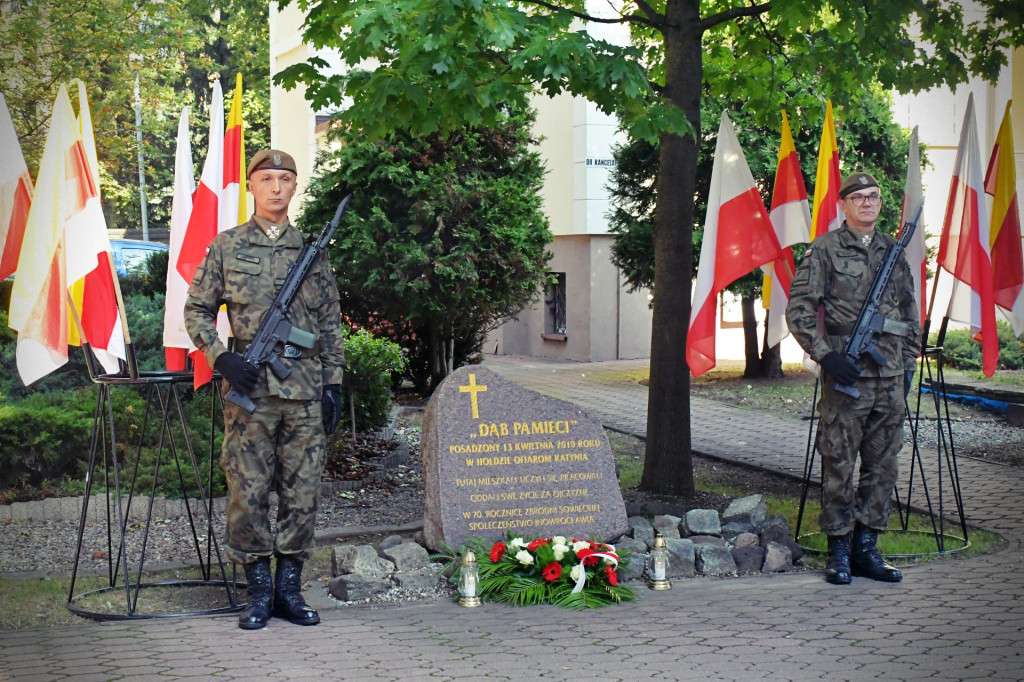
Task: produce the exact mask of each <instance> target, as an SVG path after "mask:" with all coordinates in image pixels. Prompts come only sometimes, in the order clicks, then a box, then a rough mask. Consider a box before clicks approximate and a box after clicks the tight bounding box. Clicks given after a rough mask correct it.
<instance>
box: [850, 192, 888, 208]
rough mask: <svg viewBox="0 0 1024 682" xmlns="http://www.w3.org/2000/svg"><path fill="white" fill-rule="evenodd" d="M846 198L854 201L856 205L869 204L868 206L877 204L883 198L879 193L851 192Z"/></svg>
mask: <svg viewBox="0 0 1024 682" xmlns="http://www.w3.org/2000/svg"><path fill="white" fill-rule="evenodd" d="M846 198H847V199H849V200H850V201H852V202H853V205H854V206H863V205H864V204H867V205H868V206H877V205H878V203H879V202H880V201H881V200H882V197H881V195H879V194H851V195H850V196H848V197H846Z"/></svg>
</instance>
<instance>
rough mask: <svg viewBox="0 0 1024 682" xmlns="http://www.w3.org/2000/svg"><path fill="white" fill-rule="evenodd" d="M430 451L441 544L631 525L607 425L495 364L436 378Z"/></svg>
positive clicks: (432, 501)
mask: <svg viewBox="0 0 1024 682" xmlns="http://www.w3.org/2000/svg"><path fill="white" fill-rule="evenodd" d="M422 451H423V476H424V488H425V492H426V501H425V506H426V514H425V519H424V532H423V534H424V540H425V542H426V545H427V547H429V548H431V549H433V550H442V549H443V544H448V545H449V546H451V547H459V546H460V545H462V544H463V543H464V542H465V540H466V539H467V538H469V537H483V538H487V539H492V540H499V539H503V538H504V537H506V536H507V534H508V533H509V532H512V533H515V534H519V535H522V536H525V537H534V538H537V537H551V536H553V535H564V536H567V537H578V538H583V539H590V538H591V537H593V538H595V539H599V540H603V541H605V542H610V541H614V540H615V539H616V538H618V537H619V536H621V535H622V534H623V533H625V532H626V531H627V530H628V526H627V524H626V508H625V505H624V504H623V501H622V494H621V492H620V490H619V483H618V480H617V479H616V477H615V463H614V460H613V457H612V452H611V448H610V447H609V445H608V439H607V438H606V436H605V433H604V429H603V428H602V427H601V425H600V424H599V423H598V422H596V421H594V420H593V419H590V418H589V417H587V416H586V415H585V414H584V413H583V412H582V411H581V410H580V409H579V408H577V407H576V406H574V405H570V404H569V403H565V402H563V401H560V400H555V399H553V398H547V397H545V396H542V395H540V394H539V393H536V392H534V391H530V390H527V389H524V388H521V387H520V386H518V385H516V384H514V383H512V382H510V381H507V380H505V379H503V378H502V377H500V376H499V375H497V374H495V373H494V372H491V371H490V370H487V369H484V368H482V367H479V366H467V367H461V368H459V369H457V370H455V372H453V373H452V374H450V375H449V376H448V377H447V378H446V379H445V380H444V381H443V382H442V383H441V385H440V386H438V387H437V389H436V390H435V391H434V395H433V396H432V397H431V399H430V402H429V403H428V405H427V410H426V414H425V415H424V418H423V440H422Z"/></svg>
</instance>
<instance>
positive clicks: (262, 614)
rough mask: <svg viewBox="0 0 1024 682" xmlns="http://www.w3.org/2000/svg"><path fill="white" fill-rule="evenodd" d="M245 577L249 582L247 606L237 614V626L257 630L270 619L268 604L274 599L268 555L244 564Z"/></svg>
mask: <svg viewBox="0 0 1024 682" xmlns="http://www.w3.org/2000/svg"><path fill="white" fill-rule="evenodd" d="M245 579H246V580H247V581H248V583H249V606H248V607H246V609H245V611H242V613H241V615H240V616H238V627H240V628H242V629H243V630H259V629H260V628H261V627H263V626H264V625H266V624H267V621H268V620H270V605H271V602H273V601H274V585H273V584H272V579H271V577H270V557H260V558H259V559H257V560H256V563H253V564H245Z"/></svg>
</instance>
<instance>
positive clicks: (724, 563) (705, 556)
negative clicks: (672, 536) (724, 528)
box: [693, 543, 736, 576]
mask: <svg viewBox="0 0 1024 682" xmlns="http://www.w3.org/2000/svg"><path fill="white" fill-rule="evenodd" d="M693 549H694V554H695V555H696V557H695V561H694V564H695V566H696V568H697V570H698V571H699V572H701V573H703V574H704V575H708V576H715V575H735V574H736V562H735V561H733V558H732V552H731V551H729V548H728V547H727V546H726V545H715V544H711V543H705V544H696V545H694V546H693Z"/></svg>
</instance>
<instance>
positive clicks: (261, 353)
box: [227, 194, 352, 414]
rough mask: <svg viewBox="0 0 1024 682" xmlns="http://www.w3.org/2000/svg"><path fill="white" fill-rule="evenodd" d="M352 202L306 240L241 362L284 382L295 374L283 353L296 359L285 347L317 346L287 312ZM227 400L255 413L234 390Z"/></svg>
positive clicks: (248, 401) (345, 203) (249, 401)
mask: <svg viewBox="0 0 1024 682" xmlns="http://www.w3.org/2000/svg"><path fill="white" fill-rule="evenodd" d="M351 199H352V195H351V194H349V195H348V196H346V197H345V198H344V199H342V200H341V203H340V204H339V205H338V210H337V211H336V212H335V214H334V218H333V219H332V220H331V221H330V222H329V223H326V224H325V225H324V229H323V232H321V233H320V236H319V237H318V238H317V239H316V240H315V241H310V240H308V239H307V241H306V243H305V244H304V245H303V247H302V252H301V253H300V254H299V260H298V261H296V263H295V265H294V266H292V269H291V271H289V273H288V277H287V278H286V279H285V281H284V285H283V286H282V287H281V290H280V291H278V292H277V297H276V298H275V299H274V303H273V305H272V306H271V307H270V310H268V311H267V314H266V315H265V316H264V317H263V320H262V321H261V322H260V326H259V329H257V330H256V335H255V336H254V337H253V339H252V341H251V342H250V343H249V345H248V346H246V348H245V352H244V353H242V359H243V360H245V361H246V362H248V363H249V364H250V365H252V366H253V367H257V368H258V367H259V366H260V365H262V364H267V365H269V366H270V371H272V372H273V373H274V376H276V377H277V378H278V379H284V378H286V377H287V376H288V375H289V374H291V373H292V371H291V369H289V368H288V366H287V365H285V364H284V363H283V362H281V353H282V352H284V354H285V357H293V356H291V355H289V352H288V348H287V346H285V344H291V345H293V346H300V347H302V348H312V347H313V346H314V345H315V344H316V333H314V332H309V331H306V330H304V329H299V328H298V327H293V326H292V323H291V322H289V321H288V309H289V308H290V307H291V304H292V301H293V300H294V299H295V296H296V294H298V293H299V288H300V287H301V286H302V281H303V280H304V279H306V275H307V274H308V273H309V270H310V268H312V267H313V264H314V263H315V262H316V259H317V258H319V257H320V253H321V252H322V251H325V250H326V249H327V245H328V244H329V243H330V241H331V238H332V237H333V236H334V232H335V230H337V229H338V223H339V222H341V216H342V214H343V213H344V212H345V209H346V208H347V207H348V202H349V201H350V200H351ZM278 344H281V349H278ZM296 350H297V349H296ZM227 399H228V400H230V401H231V402H233V403H234V404H236V405H238V406H239V407H242V408H244V409H245V410H247V411H248V412H249V414H252V413H253V412H254V411H255V410H256V403H254V402H253V401H252V399H250V398H249V396H247V395H245V394H244V393H241V392H239V391H237V390H235V389H234V388H232V389H231V390H230V391H228V394H227Z"/></svg>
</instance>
